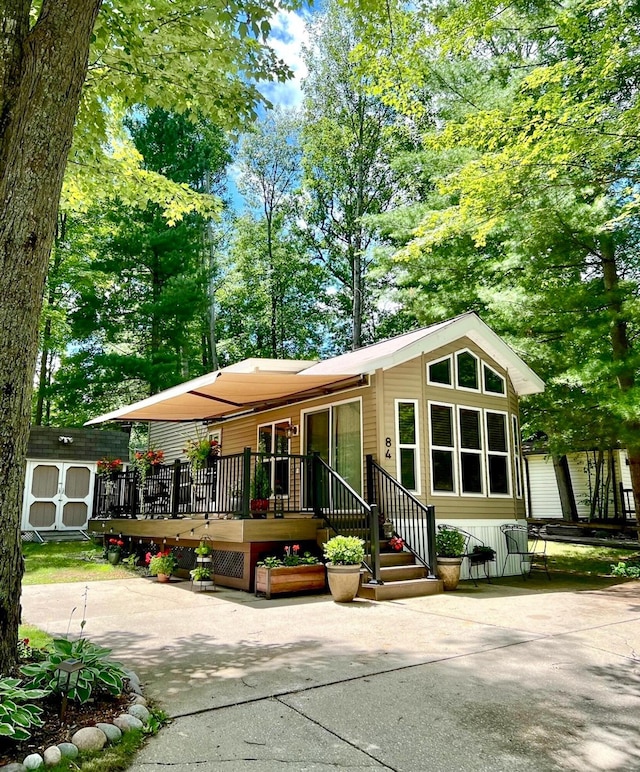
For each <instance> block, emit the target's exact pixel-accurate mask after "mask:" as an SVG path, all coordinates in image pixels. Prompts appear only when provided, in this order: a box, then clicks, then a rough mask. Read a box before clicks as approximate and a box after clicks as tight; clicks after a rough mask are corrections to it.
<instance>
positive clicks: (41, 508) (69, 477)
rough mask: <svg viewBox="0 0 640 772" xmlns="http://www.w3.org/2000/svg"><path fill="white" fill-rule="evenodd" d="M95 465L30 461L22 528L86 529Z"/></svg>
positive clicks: (43, 529) (44, 529)
mask: <svg viewBox="0 0 640 772" xmlns="http://www.w3.org/2000/svg"><path fill="white" fill-rule="evenodd" d="M93 471H94V468H93V465H90V464H83V463H80V462H78V463H74V462H64V463H63V462H50V461H30V462H29V463H28V464H27V477H26V485H25V501H24V512H23V528H24V529H25V530H30V529H35V530H37V531H41V530H42V531H64V530H77V529H78V528H85V527H86V525H87V520H88V519H89V516H90V510H91V500H92V497H93Z"/></svg>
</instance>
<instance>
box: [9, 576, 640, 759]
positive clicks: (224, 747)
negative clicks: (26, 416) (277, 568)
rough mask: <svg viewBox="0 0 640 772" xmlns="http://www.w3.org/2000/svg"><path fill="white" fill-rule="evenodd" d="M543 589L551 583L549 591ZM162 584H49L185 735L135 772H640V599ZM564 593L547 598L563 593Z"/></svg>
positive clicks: (37, 598) (527, 586)
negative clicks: (346, 599) (285, 593)
mask: <svg viewBox="0 0 640 772" xmlns="http://www.w3.org/2000/svg"><path fill="white" fill-rule="evenodd" d="M545 581H546V580H545ZM189 586H190V585H189V583H188V582H175V583H172V584H171V585H169V586H167V585H161V584H158V583H156V582H155V581H153V580H150V579H127V580H119V581H110V582H95V583H90V584H89V585H84V584H66V585H46V586H45V585H36V586H28V587H25V588H24V591H23V616H24V619H25V621H28V622H30V623H33V624H36V625H38V626H40V627H42V628H43V629H45V630H47V631H48V632H50V633H53V634H56V635H57V634H65V633H66V631H67V629H68V628H69V619H70V615H71V611H72V609H73V608H74V607H75V608H76V611H75V612H74V613H73V615H72V617H71V625H70V630H71V634H72V635H77V634H78V633H79V629H80V628H79V623H80V620H81V618H82V608H83V603H84V597H83V593H84V591H85V587H88V590H87V610H86V619H87V624H86V627H85V633H86V635H87V636H88V637H89V638H90V639H91V640H92V641H93V642H95V643H97V644H100V645H106V646H109V647H110V648H112V649H113V654H114V657H115V658H117V659H119V660H121V661H123V662H125V663H126V664H127V665H129V666H130V667H132V668H133V669H134V670H136V672H137V673H138V674H139V676H140V678H141V680H142V681H143V682H144V683H145V687H146V690H147V694H148V696H150V697H151V698H152V699H153V700H155V701H157V702H158V703H159V704H160V705H161V706H162V707H164V709H165V710H166V711H167V713H169V715H170V716H171V717H172V718H173V721H172V722H171V724H170V725H169V726H168V727H166V728H165V729H163V730H162V732H161V733H160V734H159V735H158V736H157V737H155V738H153V739H152V740H151V741H150V742H149V743H148V745H147V746H146V747H145V748H144V749H143V750H142V752H141V753H140V754H139V756H138V758H137V760H136V762H135V763H134V765H133V766H132V767H131V769H132V770H134V772H160V770H163V772H166V770H167V768H171V769H172V770H176V771H177V772H181V771H182V770H184V772H190V771H191V770H216V771H217V770H223V771H225V772H226V771H227V770H229V771H231V772H236V771H237V772H240V771H242V772H245V770H261V771H263V770H264V771H265V772H271V771H272V770H273V772H275V771H276V770H277V771H278V772H282V770H296V771H301V770H309V771H310V772H325V770H336V769H337V768H341V769H346V770H369V769H371V770H379V769H387V770H403V771H406V772H417V771H420V770H425V771H426V770H429V771H430V772H440V771H441V770H442V772H444V771H445V770H460V771H462V772H476V770H478V771H480V770H487V771H491V772H501V771H502V770H505V772H506V771H507V770H509V772H514V771H517V770H536V772H544V771H545V770H576V771H577V770H580V771H581V772H590V771H591V770H593V771H594V772H595V771H596V770H598V772H601V771H602V770H619V771H620V772H622V771H623V770H624V772H628V771H629V770H640V735H639V733H638V724H639V719H640V582H628V583H624V584H619V585H615V586H611V587H608V588H605V589H600V590H586V591H585V590H570V591H567V590H564V591H560V590H558V591H553V582H551V583H550V584H549V585H546V584H545V585H542V584H538V585H537V587H538V588H540V589H536V583H535V582H533V581H532V582H524V581H523V582H522V584H521V585H520V584H517V583H516V585H515V586H514V585H513V584H511V585H503V584H498V583H495V584H491V585H489V584H486V583H482V584H480V586H479V587H477V588H475V587H473V586H472V585H470V584H469V583H463V584H462V585H461V586H460V588H459V589H458V591H456V592H455V593H445V594H443V595H437V596H430V597H427V598H411V599H407V600H403V601H394V602H386V603H375V602H370V601H363V600H358V601H356V602H354V603H351V604H344V605H340V604H336V603H333V602H332V601H331V599H330V597H329V596H306V597H299V596H296V597H290V598H281V599H272V600H270V601H266V600H264V599H262V600H260V599H256V598H254V597H253V596H251V595H248V594H246V593H242V592H238V591H234V590H218V591H217V592H215V593H206V594H205V593H194V592H190V590H189ZM550 589H551V591H550Z"/></svg>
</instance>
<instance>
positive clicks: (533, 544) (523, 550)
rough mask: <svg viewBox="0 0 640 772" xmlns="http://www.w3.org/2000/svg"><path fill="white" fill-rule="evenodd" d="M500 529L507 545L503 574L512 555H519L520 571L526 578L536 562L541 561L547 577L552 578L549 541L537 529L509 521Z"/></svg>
mask: <svg viewBox="0 0 640 772" xmlns="http://www.w3.org/2000/svg"><path fill="white" fill-rule="evenodd" d="M500 530H501V531H502V533H503V534H504V538H505V542H506V547H507V554H506V555H505V558H504V564H503V566H502V574H501V576H504V572H505V570H506V568H507V561H508V560H509V557H510V555H517V556H518V557H519V558H520V572H521V573H522V576H523V577H524V578H525V579H526V578H527V577H528V576H529V575H530V574H531V569H532V568H533V564H534V562H538V563H541V564H542V566H543V567H544V570H545V573H546V574H547V579H551V576H550V575H549V569H548V567H547V542H546V541H545V540H544V539H542V538H541V535H540V532H539V531H538V530H537V529H533V528H532V529H531V530H529V529H528V528H527V526H526V525H517V524H515V523H508V524H506V525H501V526H500Z"/></svg>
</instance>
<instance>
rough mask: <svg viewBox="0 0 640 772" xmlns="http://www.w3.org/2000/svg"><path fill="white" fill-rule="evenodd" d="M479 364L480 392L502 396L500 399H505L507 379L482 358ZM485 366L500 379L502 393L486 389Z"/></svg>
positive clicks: (491, 395)
mask: <svg viewBox="0 0 640 772" xmlns="http://www.w3.org/2000/svg"><path fill="white" fill-rule="evenodd" d="M480 364H481V367H482V393H483V394H487V395H488V396H490V397H502V399H506V397H507V379H506V378H505V377H504V375H502V374H501V373H499V372H498V371H497V370H496V369H495V367H491V365H489V364H487V363H486V362H485V361H484V360H481V363H480ZM485 367H486V368H487V370H491V372H492V373H493V374H494V375H497V376H498V378H500V380H501V381H502V385H503V386H504V391H503V392H502V393H500V392H499V391H489V389H487V383H486V380H485V373H484V368H485Z"/></svg>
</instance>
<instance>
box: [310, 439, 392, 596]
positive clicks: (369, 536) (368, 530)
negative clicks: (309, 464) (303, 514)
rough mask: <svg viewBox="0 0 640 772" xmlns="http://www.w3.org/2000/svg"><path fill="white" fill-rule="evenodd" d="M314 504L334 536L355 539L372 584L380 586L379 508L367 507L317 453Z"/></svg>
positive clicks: (372, 505) (315, 458) (314, 458)
mask: <svg viewBox="0 0 640 772" xmlns="http://www.w3.org/2000/svg"><path fill="white" fill-rule="evenodd" d="M313 460H314V464H313V469H314V472H313V474H314V499H315V501H314V504H315V510H316V512H319V513H320V514H321V515H322V517H324V519H325V521H326V522H327V525H328V526H329V527H330V528H331V529H332V530H334V531H335V532H336V533H337V534H342V535H345V536H357V537H359V538H361V539H363V541H364V543H365V552H366V553H367V554H369V555H370V556H371V558H370V561H367V560H365V561H364V564H365V566H366V568H367V570H368V571H369V573H370V574H371V577H372V578H371V580H370V581H371V582H372V583H373V584H382V579H381V573H380V525H379V521H378V507H377V505H376V504H375V503H374V504H368V503H367V502H366V501H365V500H364V499H363V498H362V496H360V495H359V494H358V493H357V492H356V491H355V490H354V489H353V488H352V487H351V486H350V485H349V483H348V482H347V481H346V480H344V479H343V478H342V477H341V476H340V475H339V474H338V473H337V472H336V471H335V469H332V468H331V467H330V466H329V465H328V464H327V463H326V462H325V461H324V460H323V459H322V458H320V456H319V455H318V454H314V456H313Z"/></svg>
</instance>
